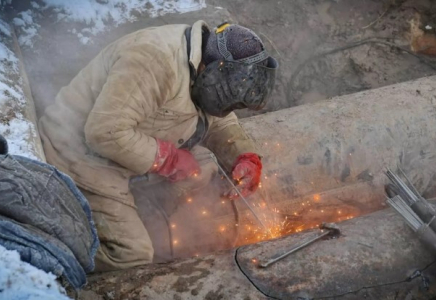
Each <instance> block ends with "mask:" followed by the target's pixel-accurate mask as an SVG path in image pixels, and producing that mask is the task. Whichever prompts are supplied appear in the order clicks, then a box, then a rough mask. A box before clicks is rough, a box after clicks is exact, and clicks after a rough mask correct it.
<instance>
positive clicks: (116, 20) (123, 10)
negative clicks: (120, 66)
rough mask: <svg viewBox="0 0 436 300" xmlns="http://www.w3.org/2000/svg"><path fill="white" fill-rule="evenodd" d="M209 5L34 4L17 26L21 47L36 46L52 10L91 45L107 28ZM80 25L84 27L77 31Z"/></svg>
mask: <svg viewBox="0 0 436 300" xmlns="http://www.w3.org/2000/svg"><path fill="white" fill-rule="evenodd" d="M12 2H14V1H12ZM12 4H13V3H12ZM205 6H206V3H205V0H147V1H144V0H87V1H71V0H40V1H38V2H36V1H32V2H30V8H29V9H28V10H26V11H22V12H20V13H18V15H17V17H15V18H14V19H13V23H14V25H15V26H16V27H17V28H18V29H19V31H20V38H19V42H20V45H22V46H27V47H32V45H33V41H34V39H35V38H36V37H37V34H38V30H39V28H40V27H41V26H40V25H39V24H38V19H39V18H40V17H41V13H46V12H47V11H50V12H51V13H52V14H53V15H54V16H55V18H56V20H57V21H58V22H69V23H71V24H72V28H71V29H70V30H69V32H71V33H72V34H74V35H76V36H77V38H78V39H79V40H80V42H81V43H83V44H88V43H92V38H93V37H94V36H95V35H96V34H98V33H101V32H104V31H105V30H107V28H106V26H107V25H110V26H111V27H117V26H119V25H121V24H123V23H126V22H134V21H137V19H138V17H137V16H138V15H140V14H144V13H145V14H148V15H149V16H150V17H152V18H153V17H158V16H163V15H165V14H168V13H186V12H190V11H195V10H199V9H202V8H204V7H205ZM78 23H80V25H79V26H78V27H77V28H76V27H75V26H76V25H77V24H78Z"/></svg>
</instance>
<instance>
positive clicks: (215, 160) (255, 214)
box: [210, 153, 272, 235]
mask: <svg viewBox="0 0 436 300" xmlns="http://www.w3.org/2000/svg"><path fill="white" fill-rule="evenodd" d="M210 156H211V158H212V160H213V161H214V162H215V164H216V165H217V166H218V169H219V170H220V172H221V173H222V174H223V176H224V177H225V178H226V179H227V181H228V182H229V183H230V185H231V187H232V189H234V190H235V192H236V193H237V194H238V196H239V197H240V198H241V200H242V201H243V202H244V203H245V205H247V207H248V209H249V210H250V211H251V213H252V214H253V216H254V218H255V219H256V220H257V222H259V224H260V225H261V226H262V227H263V228H264V229H265V231H267V232H268V234H270V235H272V234H271V231H270V230H269V228H268V227H267V226H266V225H265V223H263V222H262V220H261V219H260V218H259V216H258V215H257V213H256V212H255V211H254V209H253V208H252V207H251V205H250V203H248V201H247V199H245V197H244V196H243V195H242V193H241V192H240V191H239V189H238V187H237V186H236V185H235V183H234V182H233V180H232V179H230V177H229V176H228V175H227V173H226V171H224V169H223V167H221V165H220V164H219V162H218V160H217V158H216V156H215V154H213V153H211V154H210Z"/></svg>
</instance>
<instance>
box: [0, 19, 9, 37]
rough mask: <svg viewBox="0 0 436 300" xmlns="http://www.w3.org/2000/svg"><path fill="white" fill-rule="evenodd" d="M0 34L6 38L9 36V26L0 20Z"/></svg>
mask: <svg viewBox="0 0 436 300" xmlns="http://www.w3.org/2000/svg"><path fill="white" fill-rule="evenodd" d="M0 32H1V33H2V34H4V35H6V36H9V37H10V36H11V29H10V27H9V25H8V24H7V23H6V22H4V21H3V20H0Z"/></svg>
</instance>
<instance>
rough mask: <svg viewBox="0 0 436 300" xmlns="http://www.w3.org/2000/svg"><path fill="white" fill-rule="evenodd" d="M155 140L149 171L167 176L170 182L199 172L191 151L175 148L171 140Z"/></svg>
mask: <svg viewBox="0 0 436 300" xmlns="http://www.w3.org/2000/svg"><path fill="white" fill-rule="evenodd" d="M156 142H157V152H156V158H155V160H154V163H153V167H152V168H151V170H150V172H152V173H157V174H159V175H161V176H164V177H167V178H168V179H169V180H170V181H172V182H176V181H180V180H183V179H186V178H188V177H190V176H193V175H195V174H200V172H201V169H200V166H199V164H198V162H197V161H196V160H195V158H194V156H193V155H192V154H191V152H189V151H188V150H184V149H177V148H176V146H174V144H173V143H171V142H167V141H163V140H159V139H156Z"/></svg>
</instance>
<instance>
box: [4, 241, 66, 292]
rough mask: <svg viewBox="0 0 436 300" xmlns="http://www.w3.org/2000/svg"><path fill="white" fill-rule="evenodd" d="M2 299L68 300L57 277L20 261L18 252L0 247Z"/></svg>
mask: <svg viewBox="0 0 436 300" xmlns="http://www.w3.org/2000/svg"><path fill="white" fill-rule="evenodd" d="M0 299H4V300H6V299H7V300H67V299H70V298H68V297H67V296H65V294H64V289H63V288H61V287H60V286H59V285H58V283H57V282H56V276H55V275H53V274H47V273H45V272H44V271H41V270H39V269H37V268H35V267H34V266H32V265H30V264H28V263H26V262H23V261H21V260H20V256H19V254H18V252H16V251H9V250H6V249H5V248H4V247H2V246H0Z"/></svg>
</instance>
